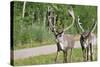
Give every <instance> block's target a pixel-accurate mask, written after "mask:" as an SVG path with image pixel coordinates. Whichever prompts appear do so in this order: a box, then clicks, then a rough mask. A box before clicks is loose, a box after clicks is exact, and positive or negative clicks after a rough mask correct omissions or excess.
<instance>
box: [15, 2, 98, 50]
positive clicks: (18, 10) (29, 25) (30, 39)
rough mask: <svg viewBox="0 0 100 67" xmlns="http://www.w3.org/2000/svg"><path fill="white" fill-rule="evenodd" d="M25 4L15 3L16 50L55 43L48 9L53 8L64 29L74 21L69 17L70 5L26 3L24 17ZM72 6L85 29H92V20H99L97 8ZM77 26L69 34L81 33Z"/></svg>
mask: <svg viewBox="0 0 100 67" xmlns="http://www.w3.org/2000/svg"><path fill="white" fill-rule="evenodd" d="M23 4H24V2H20V1H14V5H13V8H14V10H13V17H14V18H13V41H14V42H13V45H14V49H22V48H29V47H36V46H41V45H46V44H52V43H54V42H55V39H54V36H53V34H52V32H51V31H50V30H49V29H48V20H47V10H48V7H52V8H53V10H54V12H55V14H56V15H58V20H59V21H58V22H57V23H58V25H59V23H62V24H63V25H64V27H67V26H69V25H70V24H71V21H72V20H71V17H70V16H69V15H68V7H69V6H70V5H65V4H50V3H44V4H43V3H32V2H26V7H25V16H24V17H22V14H23V13H22V12H23ZM71 6H72V7H73V9H74V11H75V16H76V18H77V16H80V19H81V20H80V21H81V22H82V24H83V27H84V29H86V30H87V29H90V27H91V25H92V24H93V22H92V18H95V19H96V18H97V8H96V7H95V6H81V5H80V6H79V5H71ZM76 24H77V23H75V25H74V26H73V27H72V28H70V30H68V31H67V33H69V34H78V33H80V30H79V28H78V27H77V25H76ZM78 30H79V31H78ZM95 32H96V31H95Z"/></svg>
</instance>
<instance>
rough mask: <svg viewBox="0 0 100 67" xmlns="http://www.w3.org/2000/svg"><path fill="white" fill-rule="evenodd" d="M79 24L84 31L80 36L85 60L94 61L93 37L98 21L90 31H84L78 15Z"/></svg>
mask: <svg viewBox="0 0 100 67" xmlns="http://www.w3.org/2000/svg"><path fill="white" fill-rule="evenodd" d="M93 22H94V20H93ZM78 25H79V27H80V29H81V30H82V32H83V33H81V36H80V44H81V48H82V53H83V59H84V61H89V60H91V61H93V47H92V46H93V38H94V36H95V35H94V34H93V33H92V32H93V31H94V29H95V27H96V22H94V24H93V25H92V27H91V29H90V31H84V29H83V27H82V26H81V23H80V18H79V16H78Z"/></svg>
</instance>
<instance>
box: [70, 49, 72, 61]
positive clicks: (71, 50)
mask: <svg viewBox="0 0 100 67" xmlns="http://www.w3.org/2000/svg"><path fill="white" fill-rule="evenodd" d="M71 60H72V48H71V51H70V62H71Z"/></svg>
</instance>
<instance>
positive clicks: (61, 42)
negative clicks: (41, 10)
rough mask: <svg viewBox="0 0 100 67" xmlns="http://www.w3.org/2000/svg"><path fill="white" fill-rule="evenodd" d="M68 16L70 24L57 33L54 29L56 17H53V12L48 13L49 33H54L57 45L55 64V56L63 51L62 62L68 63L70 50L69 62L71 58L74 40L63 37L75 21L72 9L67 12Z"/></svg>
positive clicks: (69, 37) (66, 36) (70, 37)
mask: <svg viewBox="0 0 100 67" xmlns="http://www.w3.org/2000/svg"><path fill="white" fill-rule="evenodd" d="M68 13H69V15H70V16H71V17H72V19H73V20H72V24H71V25H70V26H68V27H67V28H65V29H64V28H63V30H61V31H58V30H57V29H56V27H55V23H56V16H55V15H54V12H53V11H48V21H49V27H50V29H51V31H52V32H53V33H54V36H55V39H56V45H57V54H56V58H55V62H56V61H57V56H58V53H59V52H60V51H63V54H64V60H63V62H68V58H67V55H68V50H69V49H71V53H70V60H71V56H72V48H73V47H74V42H75V41H74V39H73V37H72V36H68V35H65V34H64V32H65V31H66V30H68V29H70V28H71V27H72V26H73V24H74V21H75V16H74V12H73V9H72V7H71V8H70V9H69V10H68Z"/></svg>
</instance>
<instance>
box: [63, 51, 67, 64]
mask: <svg viewBox="0 0 100 67" xmlns="http://www.w3.org/2000/svg"><path fill="white" fill-rule="evenodd" d="M63 54H64V61H63V62H64V63H66V62H67V51H63Z"/></svg>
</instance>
